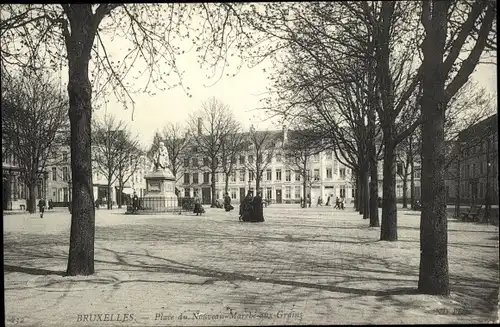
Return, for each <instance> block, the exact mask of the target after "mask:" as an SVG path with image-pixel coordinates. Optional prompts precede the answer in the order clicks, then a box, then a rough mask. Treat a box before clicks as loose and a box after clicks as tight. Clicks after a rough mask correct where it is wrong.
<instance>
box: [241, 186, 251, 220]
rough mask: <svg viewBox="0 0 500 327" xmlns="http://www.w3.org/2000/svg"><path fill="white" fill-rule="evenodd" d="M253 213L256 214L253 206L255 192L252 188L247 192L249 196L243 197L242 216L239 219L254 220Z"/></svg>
mask: <svg viewBox="0 0 500 327" xmlns="http://www.w3.org/2000/svg"><path fill="white" fill-rule="evenodd" d="M253 214H254V207H253V192H252V191H251V190H250V191H248V193H247V196H246V197H245V199H243V202H242V203H241V204H240V217H239V220H241V221H252V220H253Z"/></svg>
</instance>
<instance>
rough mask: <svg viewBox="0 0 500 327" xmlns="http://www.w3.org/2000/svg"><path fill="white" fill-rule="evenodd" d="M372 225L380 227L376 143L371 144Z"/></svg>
mask: <svg viewBox="0 0 500 327" xmlns="http://www.w3.org/2000/svg"><path fill="white" fill-rule="evenodd" d="M370 147H371V148H372V149H371V151H372V155H371V158H370V227H379V226H380V222H379V219H378V201H377V200H378V171H377V164H378V163H377V158H376V152H375V151H376V149H375V144H372V145H370Z"/></svg>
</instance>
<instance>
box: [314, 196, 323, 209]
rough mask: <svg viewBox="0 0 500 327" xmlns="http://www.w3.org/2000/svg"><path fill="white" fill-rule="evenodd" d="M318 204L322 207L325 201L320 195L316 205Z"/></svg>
mask: <svg viewBox="0 0 500 327" xmlns="http://www.w3.org/2000/svg"><path fill="white" fill-rule="evenodd" d="M317 206H320V207H322V206H323V201H322V200H321V196H318V203H317V204H316V207H317Z"/></svg>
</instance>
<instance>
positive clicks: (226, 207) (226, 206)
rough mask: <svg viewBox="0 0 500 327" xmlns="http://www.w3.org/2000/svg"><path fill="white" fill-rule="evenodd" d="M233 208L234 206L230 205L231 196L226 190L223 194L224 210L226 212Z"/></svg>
mask: <svg viewBox="0 0 500 327" xmlns="http://www.w3.org/2000/svg"><path fill="white" fill-rule="evenodd" d="M233 209H234V207H233V206H232V205H231V197H230V196H229V194H228V193H227V192H226V194H224V210H226V212H229V211H231V210H233Z"/></svg>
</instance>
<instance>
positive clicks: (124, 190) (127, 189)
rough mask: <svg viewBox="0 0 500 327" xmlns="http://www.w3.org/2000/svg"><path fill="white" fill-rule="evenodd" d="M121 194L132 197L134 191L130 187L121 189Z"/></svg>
mask: <svg viewBox="0 0 500 327" xmlns="http://www.w3.org/2000/svg"><path fill="white" fill-rule="evenodd" d="M123 193H125V194H128V195H132V194H134V189H133V188H131V187H125V188H124V189H123Z"/></svg>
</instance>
